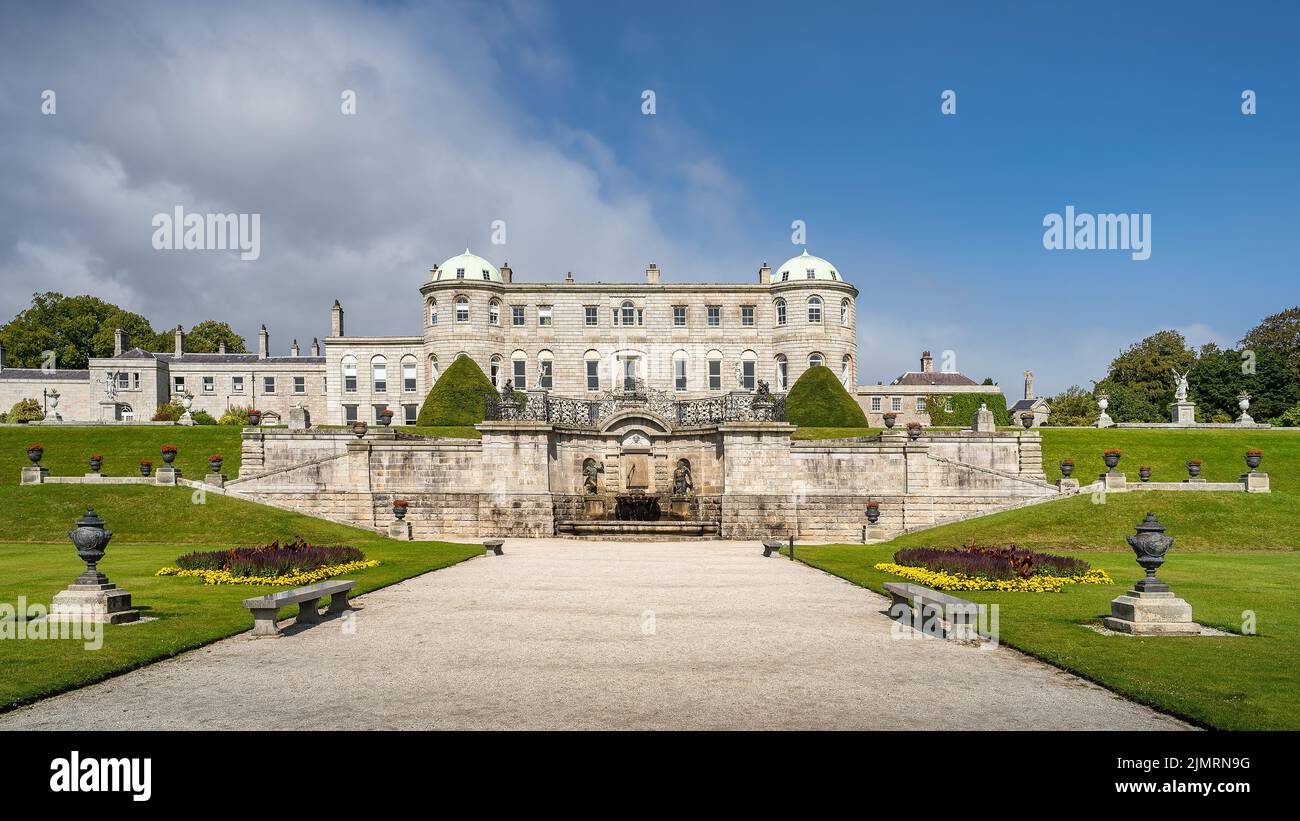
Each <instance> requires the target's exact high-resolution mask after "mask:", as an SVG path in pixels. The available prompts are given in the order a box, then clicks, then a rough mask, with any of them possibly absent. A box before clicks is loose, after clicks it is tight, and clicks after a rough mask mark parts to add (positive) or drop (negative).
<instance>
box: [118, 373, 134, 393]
mask: <svg viewBox="0 0 1300 821" xmlns="http://www.w3.org/2000/svg"><path fill="white" fill-rule="evenodd" d="M130 385H131V374H129V373H127V372H126V371H118V374H117V389H118V390H120V391H124V390H126V389H127V388H128V387H130Z"/></svg>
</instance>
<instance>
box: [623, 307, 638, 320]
mask: <svg viewBox="0 0 1300 821" xmlns="http://www.w3.org/2000/svg"><path fill="white" fill-rule="evenodd" d="M623 324H624V325H635V324H636V308H635V307H634V306H633V305H632V303H631V302H627V303H624V305H623Z"/></svg>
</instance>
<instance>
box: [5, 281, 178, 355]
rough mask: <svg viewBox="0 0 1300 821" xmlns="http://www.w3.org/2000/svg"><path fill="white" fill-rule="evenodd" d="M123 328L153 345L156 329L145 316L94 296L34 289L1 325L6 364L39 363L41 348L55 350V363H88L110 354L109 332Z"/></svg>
mask: <svg viewBox="0 0 1300 821" xmlns="http://www.w3.org/2000/svg"><path fill="white" fill-rule="evenodd" d="M119 327H120V328H122V329H123V330H125V331H126V332H127V335H128V336H129V337H130V338H131V341H132V343H133V344H136V345H140V346H141V347H145V346H153V345H154V344H155V343H156V342H157V336H158V335H157V334H156V333H154V330H153V328H152V327H151V326H150V325H149V320H147V319H145V318H144V317H143V316H140V315H139V314H136V313H132V312H130V311H126V310H123V309H122V308H119V307H118V306H116V305H113V304H112V303H109V302H105V301H104V300H102V299H100V298H98V297H93V296H72V297H67V296H64V295H63V294H60V293H56V292H54V291H47V292H45V293H43V294H32V306H31V307H30V308H27V309H26V310H24V311H22V312H21V313H19V314H18V315H17V316H15V317H14V318H13V320H12V321H11V322H9V324H7V325H5V326H4V328H3V329H2V330H0V341H3V342H4V346H5V354H6V356H7V357H8V360H9V364H10V365H12V366H13V367H16V368H39V367H42V366H43V365H44V364H45V356H44V352H45V351H53V352H54V367H56V368H69V369H74V370H80V369H84V368H86V367H88V366H89V360H90V358H91V357H102V356H112V355H113V332H114V330H115V329H116V328H119Z"/></svg>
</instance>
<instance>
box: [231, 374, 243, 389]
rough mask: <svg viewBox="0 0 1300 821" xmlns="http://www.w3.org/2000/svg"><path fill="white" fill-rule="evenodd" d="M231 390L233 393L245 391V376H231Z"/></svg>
mask: <svg viewBox="0 0 1300 821" xmlns="http://www.w3.org/2000/svg"><path fill="white" fill-rule="evenodd" d="M230 392H231V393H243V392H244V377H242V376H232V377H230Z"/></svg>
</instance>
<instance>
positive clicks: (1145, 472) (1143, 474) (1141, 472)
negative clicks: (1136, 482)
mask: <svg viewBox="0 0 1300 821" xmlns="http://www.w3.org/2000/svg"><path fill="white" fill-rule="evenodd" d="M1138 478H1139V479H1141V480H1142V481H1144V482H1149V481H1151V468H1149V467H1147V466H1146V465H1143V466H1142V467H1140V468H1138Z"/></svg>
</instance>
